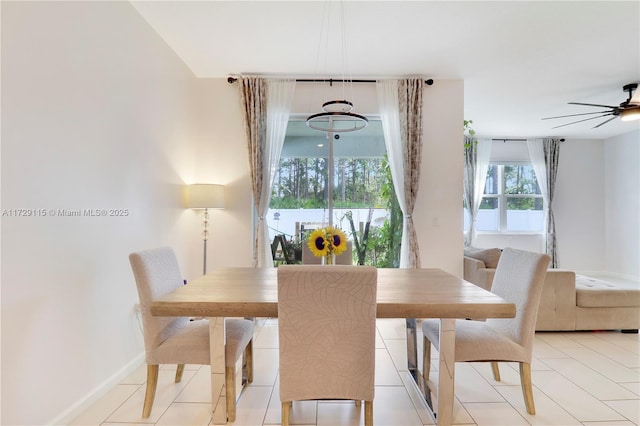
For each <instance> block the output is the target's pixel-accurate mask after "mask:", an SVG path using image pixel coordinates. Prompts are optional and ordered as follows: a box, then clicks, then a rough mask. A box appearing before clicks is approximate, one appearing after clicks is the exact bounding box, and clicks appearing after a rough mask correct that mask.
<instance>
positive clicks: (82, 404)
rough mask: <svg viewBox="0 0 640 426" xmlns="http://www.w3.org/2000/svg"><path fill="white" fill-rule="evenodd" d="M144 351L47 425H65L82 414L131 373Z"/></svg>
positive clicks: (142, 357) (138, 364)
mask: <svg viewBox="0 0 640 426" xmlns="http://www.w3.org/2000/svg"><path fill="white" fill-rule="evenodd" d="M144 356H145V354H144V352H142V353H141V354H139V355H138V356H136V357H135V358H133V359H132V360H131V361H129V362H128V363H127V364H126V365H125V366H124V367H122V368H121V369H120V370H118V371H116V372H115V373H114V374H113V375H112V376H111V377H109V378H108V379H107V380H105V381H104V382H102V383H101V384H99V385H98V386H96V387H95V388H94V389H93V390H91V391H90V392H89V393H87V394H86V395H85V396H84V397H82V398H81V399H79V400H78V401H76V402H75V403H74V404H72V405H71V406H70V407H69V408H67V409H66V410H64V411H63V412H62V413H60V414H59V415H57V416H56V417H55V418H54V419H53V420H51V421H49V422H47V425H66V424H69V423H70V422H71V421H72V420H73V419H75V418H76V417H78V416H79V415H80V414H82V413H83V412H84V411H85V410H86V409H87V408H89V407H90V406H91V405H92V404H94V403H95V402H96V401H98V400H99V399H100V398H102V397H103V396H104V395H106V393H107V392H108V391H109V390H111V389H112V388H113V387H114V386H116V385H117V384H118V383H120V382H122V380H123V379H125V378H126V377H127V376H129V375H130V374H131V373H133V372H134V371H135V370H136V369H137V368H138V367H139V366H140V365H141V364H142V363H143V362H144Z"/></svg>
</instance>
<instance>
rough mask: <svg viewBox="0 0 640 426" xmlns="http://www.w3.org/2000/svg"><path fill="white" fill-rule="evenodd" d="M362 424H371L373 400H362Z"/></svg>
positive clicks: (368, 425) (367, 425)
mask: <svg viewBox="0 0 640 426" xmlns="http://www.w3.org/2000/svg"><path fill="white" fill-rule="evenodd" d="M364 426H373V401H365V402H364Z"/></svg>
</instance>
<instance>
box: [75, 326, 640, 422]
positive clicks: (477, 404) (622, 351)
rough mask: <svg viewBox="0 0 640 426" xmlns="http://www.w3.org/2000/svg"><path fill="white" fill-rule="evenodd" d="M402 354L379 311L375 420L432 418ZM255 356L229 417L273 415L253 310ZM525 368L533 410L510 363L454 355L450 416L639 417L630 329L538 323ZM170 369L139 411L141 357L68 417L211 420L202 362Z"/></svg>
mask: <svg viewBox="0 0 640 426" xmlns="http://www.w3.org/2000/svg"><path fill="white" fill-rule="evenodd" d="M419 329H420V328H419V327H418V330H419ZM421 338H422V336H419V339H421ZM420 341H421V340H420ZM419 346H421V344H419ZM405 354H406V347H405V340H404V320H386V319H385V320H378V338H377V342H376V397H375V401H374V423H375V424H376V425H389V426H413V425H432V424H434V422H433V420H432V419H431V417H430V415H429V414H428V412H427V410H426V409H425V406H424V403H422V402H421V401H420V400H419V399H418V396H417V393H416V391H415V389H414V385H413V384H412V383H411V382H410V381H409V379H408V377H407V372H406V366H405V363H406V361H405V360H406V355H405ZM433 354H434V355H436V356H437V352H435V351H433ZM419 357H421V355H420V354H419ZM254 363H255V377H254V381H253V383H252V384H251V385H250V386H248V387H247V388H245V390H244V391H243V393H242V395H241V397H240V400H239V402H238V408H237V419H236V421H235V422H234V423H233V424H234V425H241V426H260V425H278V424H280V402H279V398H278V381H277V377H278V376H277V374H278V371H277V367H278V323H277V320H275V319H260V320H257V327H256V336H255V340H254ZM532 370H533V373H532V375H533V386H534V398H535V404H536V410H537V414H536V415H535V416H530V415H528V414H527V412H526V410H525V408H524V403H523V400H522V393H521V390H520V384H519V383H520V382H519V375H518V372H517V364H513V365H512V364H501V375H502V381H501V382H499V383H498V382H495V381H494V380H493V378H492V376H491V368H490V366H489V365H488V364H484V363H478V364H464V363H462V364H461V363H458V364H456V381H455V389H456V391H455V395H456V402H455V407H454V424H456V425H478V426H489V425H508V426H514V425H536V426H541V425H559V426H568V425H585V426H613V425H615V426H630V425H639V424H640V338H639V335H638V334H622V333H620V332H573V333H564V332H541V333H537V334H536V341H535V346H534V361H533V363H532ZM174 373H175V368H174V367H173V366H165V367H163V368H162V369H161V372H160V378H159V383H158V390H157V394H156V399H155V403H154V406H153V411H152V413H151V417H150V418H149V419H142V418H141V417H140V414H141V411H142V401H143V398H144V389H145V386H144V385H145V375H146V366H145V365H141V366H140V368H139V369H138V370H137V371H136V372H134V373H133V374H132V375H131V376H130V377H128V378H127V379H126V380H124V381H123V382H122V383H121V384H119V385H117V386H115V387H114V388H113V389H111V390H110V391H109V392H108V393H107V394H106V395H105V396H104V397H103V398H102V399H100V400H99V401H98V402H97V403H95V404H94V405H93V406H91V407H90V408H89V409H87V410H86V411H85V412H84V413H82V414H81V415H80V416H79V417H78V418H76V419H75V420H74V421H73V422H72V423H71V424H73V425H104V426H115V425H118V426H122V425H135V424H153V425H209V424H210V423H211V415H210V413H209V410H210V404H209V368H208V367H207V366H202V367H201V366H187V367H186V370H185V373H184V376H183V379H182V382H181V383H178V384H176V383H174V382H173V375H174ZM292 415H293V419H292V422H293V424H304V425H317V426H324V425H362V424H363V420H364V419H363V414H362V413H361V412H360V411H358V410H356V408H355V405H354V404H353V403H350V402H303V403H294V408H293V412H292Z"/></svg>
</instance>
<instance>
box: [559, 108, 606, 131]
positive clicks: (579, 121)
mask: <svg viewBox="0 0 640 426" xmlns="http://www.w3.org/2000/svg"><path fill="white" fill-rule="evenodd" d="M607 115H613V112H610V113H608V114H603V115H599V116H597V117H590V118H585V119H584V120H578V121H573V122H571V123H567V124H562V125H560V126H555V127H552V129H557V128H558V127H564V126H569V125H570V124H576V123H582V122H583V121H589V120H595V119H596V118H602V117H606V116H607ZM614 118H615V116H614Z"/></svg>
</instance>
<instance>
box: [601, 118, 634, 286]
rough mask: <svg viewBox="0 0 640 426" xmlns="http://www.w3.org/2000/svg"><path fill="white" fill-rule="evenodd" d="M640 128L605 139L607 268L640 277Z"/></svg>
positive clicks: (627, 275) (624, 275)
mask: <svg viewBox="0 0 640 426" xmlns="http://www.w3.org/2000/svg"><path fill="white" fill-rule="evenodd" d="M639 164H640V130H636V131H635V132H632V133H627V134H625V135H621V136H618V137H615V138H611V139H608V140H607V141H606V142H605V143H604V174H605V197H604V201H605V221H604V223H605V233H606V236H605V241H606V252H605V259H606V264H605V266H606V270H607V271H609V272H612V273H614V274H616V275H620V276H622V277H629V278H635V279H636V280H640V201H639V200H640V168H639V167H638V165H639Z"/></svg>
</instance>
